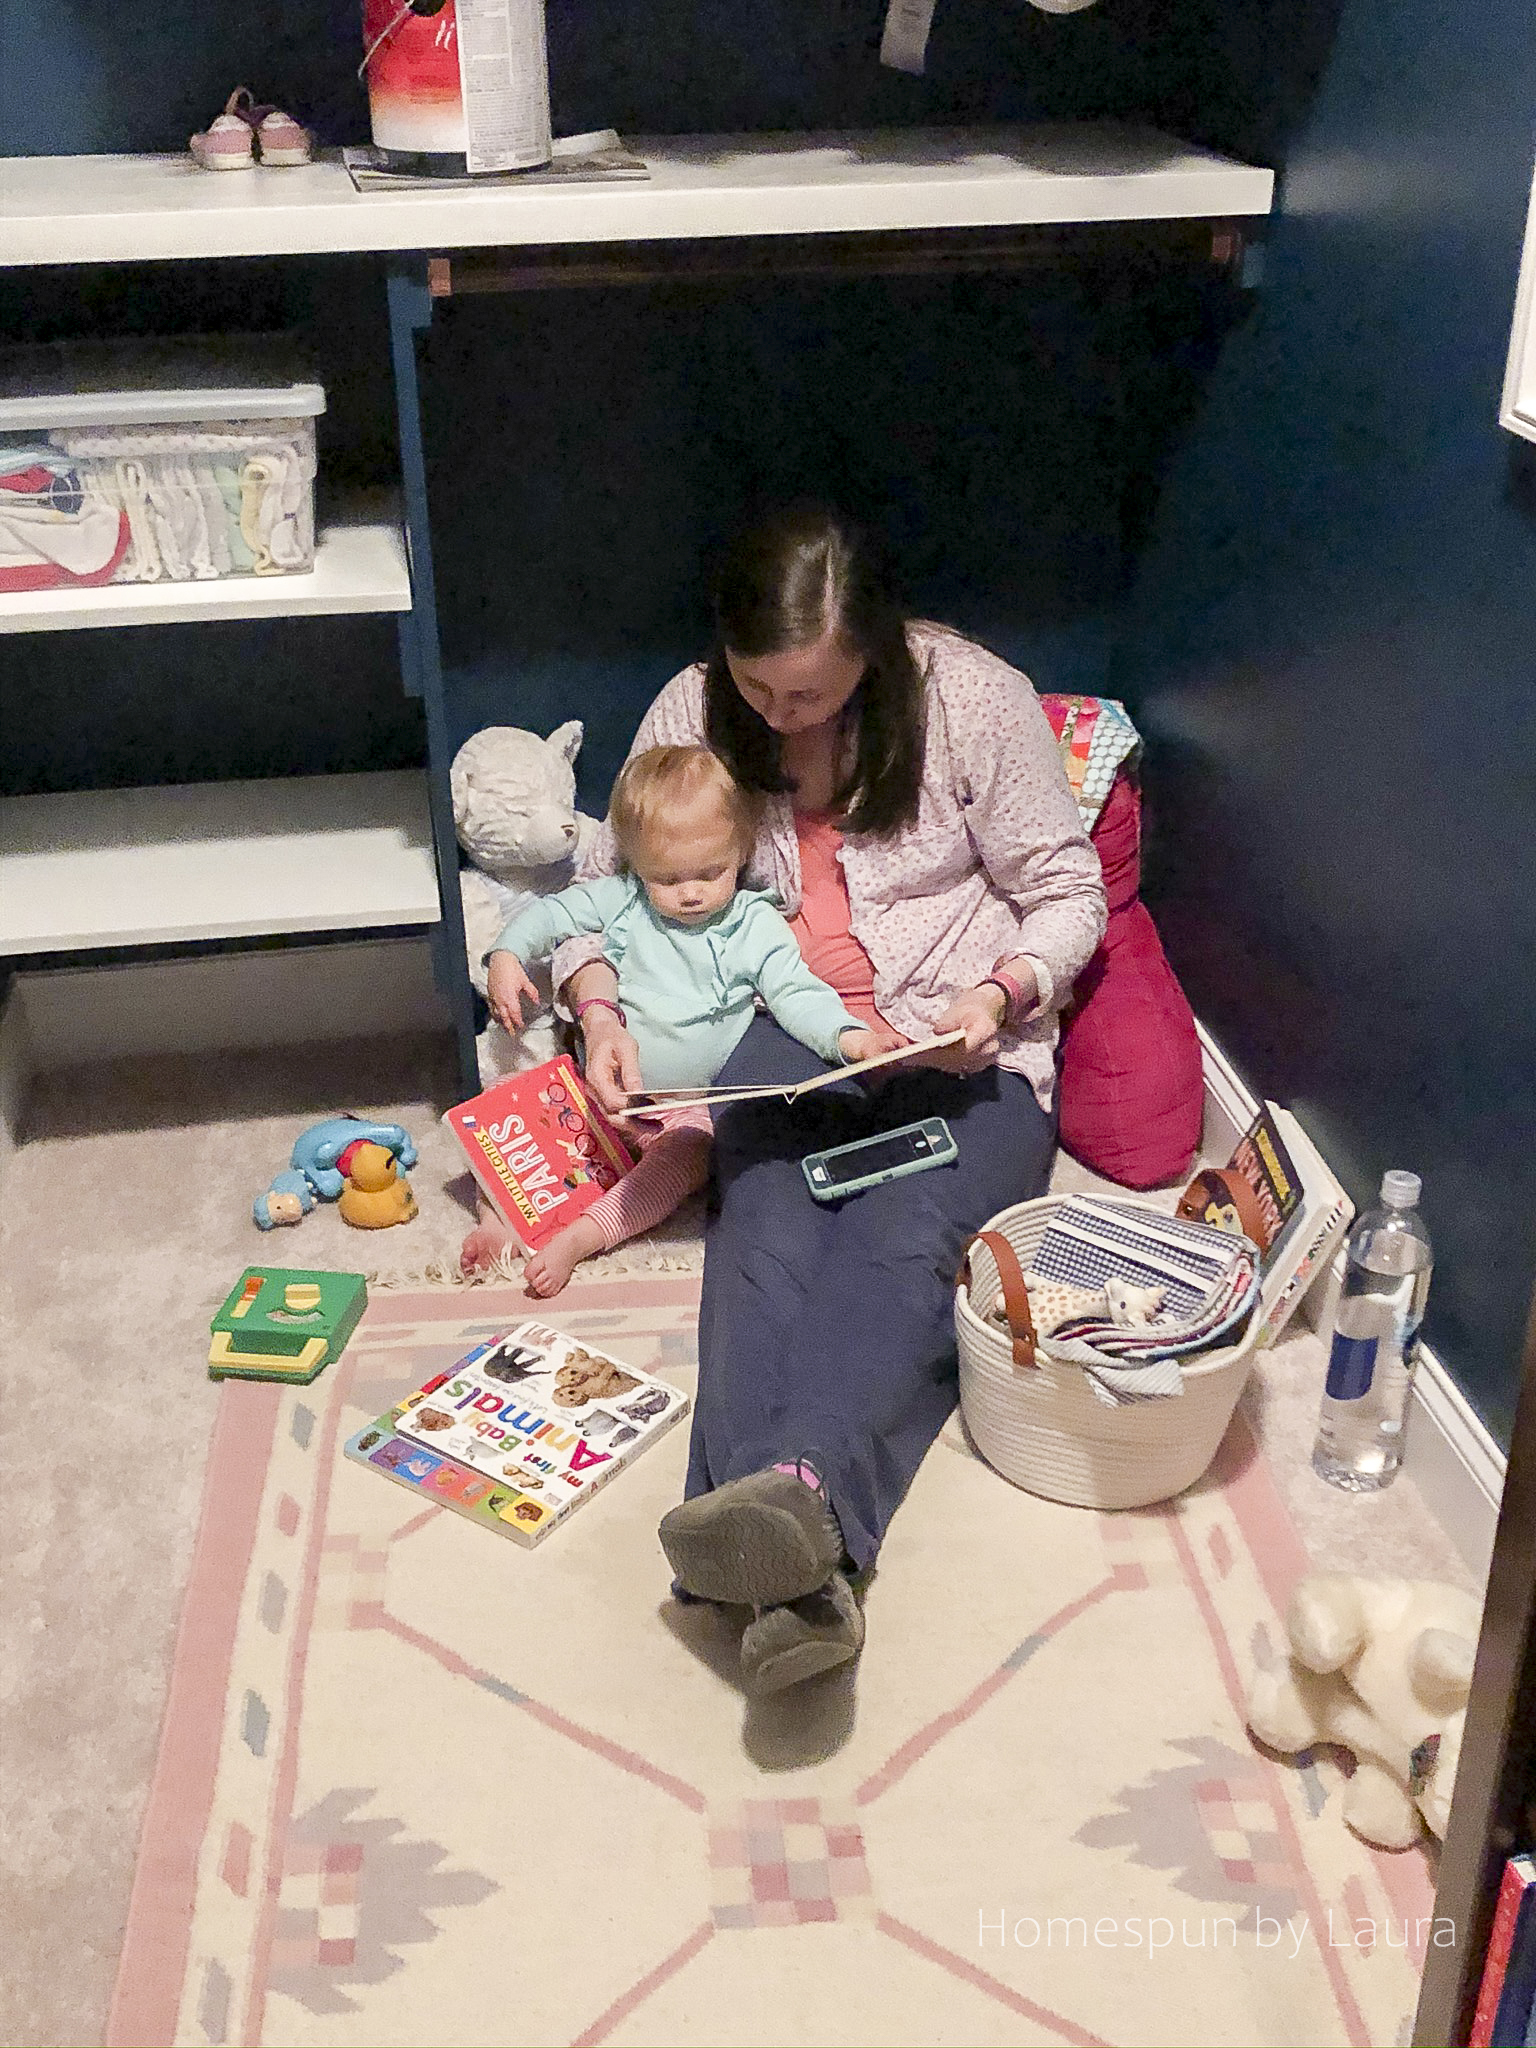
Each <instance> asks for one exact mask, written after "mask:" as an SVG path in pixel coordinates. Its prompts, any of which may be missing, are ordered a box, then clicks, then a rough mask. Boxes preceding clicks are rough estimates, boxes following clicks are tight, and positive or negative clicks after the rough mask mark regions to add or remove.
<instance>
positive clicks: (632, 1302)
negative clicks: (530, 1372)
mask: <svg viewBox="0 0 1536 2048" xmlns="http://www.w3.org/2000/svg"><path fill="white" fill-rule="evenodd" d="M698 1297H699V1276H698V1274H697V1273H694V1274H687V1273H683V1274H678V1275H676V1276H675V1277H674V1276H672V1275H660V1276H654V1277H653V1276H648V1275H646V1274H644V1273H615V1274H610V1275H607V1276H606V1277H603V1278H600V1279H597V1280H587V1281H582V1280H579V1279H578V1280H573V1281H572V1282H571V1284H570V1286H569V1287H568V1288H566V1289H565V1291H564V1293H562V1294H561V1295H560V1297H559V1308H560V1309H562V1310H566V1311H569V1310H571V1309H584V1308H589V1307H591V1308H598V1307H603V1306H606V1305H607V1304H609V1303H613V1304H615V1305H616V1306H618V1307H620V1308H653V1307H654V1308H682V1307H686V1306H687V1304H688V1303H689V1302H693V1301H697V1300H698ZM548 1312H549V1311H548V1307H547V1304H544V1303H541V1302H537V1301H533V1300H531V1299H530V1298H529V1296H528V1295H526V1294H525V1293H524V1292H523V1290H522V1288H521V1287H511V1286H508V1287H444V1288H442V1289H435V1290H427V1289H419V1290H418V1289H415V1288H402V1289H401V1290H400V1292H399V1293H385V1294H371V1295H370V1296H369V1297H368V1319H367V1321H366V1322H365V1323H364V1324H363V1326H362V1329H361V1331H360V1332H359V1335H360V1338H361V1339H362V1341H363V1342H364V1344H365V1345H366V1341H367V1335H368V1331H369V1330H370V1329H375V1330H376V1329H378V1328H380V1327H381V1326H382V1325H385V1324H391V1323H424V1322H445V1323H466V1322H480V1321H482V1320H484V1321H485V1322H487V1323H493V1322H501V1321H503V1320H504V1321H505V1322H506V1325H507V1327H508V1329H510V1328H511V1327H512V1325H513V1324H514V1323H522V1322H526V1321H527V1320H528V1318H529V1317H530V1316H536V1315H541V1314H547V1313H548Z"/></svg>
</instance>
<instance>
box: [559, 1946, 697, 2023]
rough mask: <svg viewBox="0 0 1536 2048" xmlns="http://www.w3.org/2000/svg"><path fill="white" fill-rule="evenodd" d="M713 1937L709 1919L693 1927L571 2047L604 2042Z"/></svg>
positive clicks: (599, 2015)
mask: <svg viewBox="0 0 1536 2048" xmlns="http://www.w3.org/2000/svg"><path fill="white" fill-rule="evenodd" d="M714 1938H715V1930H714V1927H713V1926H712V1925H711V1923H710V1922H709V1921H708V1920H706V1921H705V1922H704V1923H703V1925H702V1926H700V1927H695V1929H694V1930H693V1932H692V1934H690V1935H689V1937H688V1939H687V1940H686V1941H685V1942H682V1943H680V1944H679V1945H678V1947H676V1948H675V1949H673V1951H672V1953H671V1955H669V1956H667V1957H666V1958H665V1960H664V1961H662V1962H659V1963H658V1964H657V1965H656V1967H655V1969H654V1970H651V1971H649V1972H648V1973H647V1974H646V1975H645V1976H644V1977H642V1978H641V1979H640V1981H639V1983H638V1984H631V1985H630V1987H629V1989H628V1990H627V1991H625V1992H621V1993H620V1995H619V1996H618V1997H617V1998H616V1999H615V2000H614V2001H613V2003H612V2005H610V2006H609V2008H608V2010H607V2011H606V2012H603V2013H599V2014H598V2016H597V2018H596V2019H595V2020H594V2021H593V2022H592V2024H591V2026H590V2027H588V2028H587V2030H586V2032H585V2033H583V2034H578V2035H577V2036H576V2039H575V2040H574V2041H573V2042H572V2043H571V2048H597V2044H598V2042H600V2041H606V2040H607V2038H608V2036H609V2035H610V2034H611V2033H612V2032H613V2030H614V2028H615V2027H617V2026H619V2025H620V2024H621V2023H622V2022H623V2021H625V2020H627V2019H628V2018H629V2016H630V2014H631V2013H632V2012H633V2011H634V2010H635V2008H636V2007H637V2006H640V2005H644V2003H645V2001H646V2000H647V1999H648V1998H649V1997H650V1995H651V1993H652V1992H653V1991H659V1990H660V1988H661V1986H662V1985H663V1984H665V1983H666V1981H667V1979H668V1978H669V1977H675V1976H676V1975H677V1973H678V1971H679V1970H681V1969H682V1968H683V1967H684V1965H685V1964H688V1963H691V1962H692V1961H693V1959H694V1957H695V1956H696V1955H698V1954H699V1952H700V1951H701V1950H702V1949H706V1948H708V1946H709V1944H710V1943H711V1942H712V1941H713V1940H714Z"/></svg>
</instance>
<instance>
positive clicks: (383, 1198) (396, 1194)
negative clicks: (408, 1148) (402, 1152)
mask: <svg viewBox="0 0 1536 2048" xmlns="http://www.w3.org/2000/svg"><path fill="white" fill-rule="evenodd" d="M336 1206H337V1207H338V1208H339V1209H340V1211H341V1220H342V1222H343V1223H351V1224H353V1225H355V1226H356V1228H357V1229H359V1230H383V1229H385V1228H386V1226H387V1225H389V1224H391V1223H409V1222H410V1220H411V1218H412V1217H413V1216H414V1215H415V1214H416V1197H415V1196H414V1195H413V1194H412V1193H411V1184H410V1182H409V1181H408V1180H406V1179H405V1178H404V1176H403V1175H402V1174H401V1172H400V1169H399V1167H398V1166H397V1165H396V1164H395V1155H394V1154H393V1152H388V1151H386V1150H385V1148H384V1147H383V1146H382V1145H359V1146H358V1148H357V1150H356V1152H355V1153H354V1154H353V1155H352V1171H351V1172H350V1173H349V1174H348V1176H347V1184H346V1186H345V1187H344V1188H343V1189H342V1191H341V1200H340V1201H339V1202H338V1203H337V1205H336Z"/></svg>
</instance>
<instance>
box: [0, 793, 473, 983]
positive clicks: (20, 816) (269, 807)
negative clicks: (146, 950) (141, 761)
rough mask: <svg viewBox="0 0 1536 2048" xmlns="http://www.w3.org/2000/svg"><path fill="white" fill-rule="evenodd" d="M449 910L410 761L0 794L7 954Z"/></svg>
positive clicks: (390, 919)
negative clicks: (347, 769)
mask: <svg viewBox="0 0 1536 2048" xmlns="http://www.w3.org/2000/svg"><path fill="white" fill-rule="evenodd" d="M438 916H439V909H438V895H437V875H436V871H435V869H434V867H433V861H432V829H431V824H430V821H429V819H428V814H427V786H426V777H425V776H424V775H422V774H419V773H417V772H415V771H411V770H402V771H396V772H391V773H387V774H377V775H315V776H302V777H284V778H282V779H280V780H275V781H269V782H210V783H192V784H182V785H178V786H175V787H171V788H166V789H108V790H72V791H66V792H64V793H62V794H60V795H57V796H13V797H6V798H3V799H0V954H27V953H60V952H75V951H79V950H82V949H84V948H87V947H96V946H155V945H170V944H173V943H176V942H178V941H189V940H194V939H230V938H248V937H252V936H255V935H258V934H259V935H262V936H267V935H271V934H276V933H284V932H329V931H349V930H351V931H355V930H363V929H366V928H368V927H369V926H373V927H379V926H385V925H421V924H435V923H436V922H437V919H438Z"/></svg>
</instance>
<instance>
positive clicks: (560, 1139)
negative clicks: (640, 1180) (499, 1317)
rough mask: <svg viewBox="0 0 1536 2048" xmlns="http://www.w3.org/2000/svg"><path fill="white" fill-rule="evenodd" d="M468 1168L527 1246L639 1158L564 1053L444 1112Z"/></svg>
mask: <svg viewBox="0 0 1536 2048" xmlns="http://www.w3.org/2000/svg"><path fill="white" fill-rule="evenodd" d="M443 1122H444V1123H445V1124H446V1125H447V1126H448V1128H449V1130H450V1131H452V1132H453V1134H454V1136H455V1137H456V1138H457V1139H458V1141H459V1143H460V1144H461V1145H462V1146H463V1147H464V1155H465V1157H466V1159H467V1160H468V1161H469V1165H470V1170H471V1171H472V1172H473V1174H474V1176H475V1179H476V1180H477V1181H478V1182H479V1183H480V1186H481V1187H482V1188H483V1189H484V1191H485V1193H486V1195H487V1196H488V1198H489V1199H490V1201H491V1203H492V1204H493V1206H494V1207H495V1210H496V1213H497V1214H498V1215H499V1216H501V1217H503V1218H504V1219H505V1220H506V1222H507V1223H509V1224H510V1225H511V1227H512V1229H513V1230H514V1231H515V1232H516V1233H517V1235H518V1237H519V1238H520V1239H521V1240H522V1242H523V1243H524V1244H525V1245H526V1246H527V1247H528V1249H529V1251H535V1252H536V1251H537V1250H538V1249H539V1247H540V1246H541V1245H542V1244H544V1243H545V1241H546V1240H547V1239H549V1238H551V1237H553V1236H554V1234H555V1232H556V1231H557V1230H563V1229H564V1228H565V1226H566V1224H567V1223H573V1222H574V1221H575V1220H576V1218H577V1217H578V1216H579V1215H580V1214H581V1213H582V1211H583V1210H584V1209H590V1208H591V1206H592V1204H593V1203H594V1202H595V1201H596V1200H597V1198H598V1196H599V1195H601V1194H604V1193H605V1192H606V1191H607V1190H608V1189H609V1188H611V1187H612V1186H613V1184H614V1182H615V1181H616V1180H617V1179H618V1178H619V1176H620V1175H621V1174H624V1173H627V1172H628V1171H629V1169H630V1167H631V1166H632V1165H633V1164H634V1161H633V1160H632V1158H631V1157H630V1154H629V1152H628V1150H627V1148H626V1147H625V1145H624V1142H623V1140H622V1139H621V1138H620V1136H619V1134H618V1132H617V1131H616V1130H615V1129H614V1128H613V1126H612V1125H611V1124H610V1123H609V1122H608V1120H607V1118H606V1117H605V1116H604V1115H603V1113H602V1111H601V1110H600V1109H599V1108H598V1107H597V1105H596V1103H595V1102H593V1101H591V1100H590V1098H589V1097H588V1095H587V1090H586V1084H585V1083H584V1082H583V1080H582V1078H581V1076H580V1074H579V1073H578V1072H577V1071H576V1065H575V1062H574V1061H572V1060H568V1059H566V1058H564V1057H563V1056H562V1057H561V1058H559V1059H554V1060H546V1061H545V1062H544V1064H543V1066H540V1067H530V1068H529V1069H528V1071H527V1073H525V1074H513V1075H511V1076H509V1078H508V1079H507V1080H505V1081H498V1082H497V1083H496V1085H495V1086H494V1087H493V1088H488V1089H487V1090H486V1091H485V1093H484V1094H483V1095H476V1096H474V1097H473V1098H472V1099H471V1100H470V1101H468V1102H460V1103H458V1104H456V1105H455V1106H454V1108H452V1109H450V1110H448V1111H446V1112H445V1114H444V1116H443Z"/></svg>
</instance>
